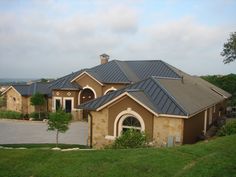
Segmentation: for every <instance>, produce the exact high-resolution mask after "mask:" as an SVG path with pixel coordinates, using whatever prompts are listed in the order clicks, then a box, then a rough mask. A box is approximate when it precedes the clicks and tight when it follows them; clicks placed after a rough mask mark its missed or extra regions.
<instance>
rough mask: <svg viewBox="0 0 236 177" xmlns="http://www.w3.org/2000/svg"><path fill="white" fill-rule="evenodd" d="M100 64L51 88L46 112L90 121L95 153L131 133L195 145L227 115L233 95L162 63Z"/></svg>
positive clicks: (156, 140)
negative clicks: (139, 132) (199, 137)
mask: <svg viewBox="0 0 236 177" xmlns="http://www.w3.org/2000/svg"><path fill="white" fill-rule="evenodd" d="M100 60H101V64H100V65H98V66H95V67H92V68H89V69H84V70H80V71H77V72H74V73H71V74H69V75H66V76H64V77H61V78H59V79H57V80H55V81H52V82H51V83H49V84H48V85H47V91H48V93H47V95H48V98H49V101H48V105H49V106H48V110H52V111H55V110H56V109H58V108H59V107H63V108H64V109H65V111H66V112H71V113H72V114H73V118H74V119H77V120H82V119H86V120H87V119H88V122H89V144H90V145H91V146H93V147H95V148H100V147H104V146H105V145H107V144H109V143H111V142H112V141H113V140H114V139H115V138H116V137H118V136H120V135H121V133H122V131H126V130H127V129H130V128H134V129H137V130H139V131H145V132H146V133H147V134H148V135H149V136H150V137H151V138H152V139H153V143H154V144H155V145H158V146H165V145H166V144H184V143H193V142H195V141H196V140H197V137H198V136H199V135H200V134H201V133H206V131H207V129H208V128H209V127H210V126H211V125H212V124H213V122H214V121H216V120H217V119H218V118H219V117H221V116H222V115H223V114H224V113H225V107H226V100H227V99H228V98H229V97H230V96H231V95H230V94H229V93H227V92H226V91H224V90H222V89H220V88H218V87H216V86H214V85H212V84H210V83H208V82H206V81H204V80H202V79H201V78H199V77H195V76H190V75H188V74H186V73H184V72H182V71H180V70H178V69H176V68H174V67H173V66H171V65H169V64H167V63H165V62H163V61H161V60H136V61H120V60H111V61H109V56H108V55H106V54H103V55H101V56H100ZM9 91H10V89H8V91H7V92H9ZM12 91H14V89H12ZM7 92H5V93H7ZM7 101H8V100H7ZM9 105H10V106H12V105H11V104H9ZM49 107H50V108H49Z"/></svg>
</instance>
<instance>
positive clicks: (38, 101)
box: [30, 92, 46, 119]
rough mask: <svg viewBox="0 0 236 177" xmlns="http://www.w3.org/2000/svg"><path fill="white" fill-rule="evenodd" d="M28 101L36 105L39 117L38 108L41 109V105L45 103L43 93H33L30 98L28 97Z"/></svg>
mask: <svg viewBox="0 0 236 177" xmlns="http://www.w3.org/2000/svg"><path fill="white" fill-rule="evenodd" d="M30 102H31V105H33V106H36V107H38V108H39V109H38V110H39V111H38V113H39V119H41V116H40V109H41V107H42V106H43V105H44V104H45V102H46V100H45V98H44V95H43V94H41V93H38V92H37V93H35V94H34V95H33V96H32V97H31V99H30Z"/></svg>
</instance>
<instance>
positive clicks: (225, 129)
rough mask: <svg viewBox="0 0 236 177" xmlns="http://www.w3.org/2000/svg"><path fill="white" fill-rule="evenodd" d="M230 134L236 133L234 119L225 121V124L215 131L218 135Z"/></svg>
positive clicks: (235, 121)
mask: <svg viewBox="0 0 236 177" xmlns="http://www.w3.org/2000/svg"><path fill="white" fill-rule="evenodd" d="M232 134H236V120H232V121H229V122H226V124H225V125H223V126H222V127H221V128H220V130H219V131H218V132H217V135H218V136H226V135H232Z"/></svg>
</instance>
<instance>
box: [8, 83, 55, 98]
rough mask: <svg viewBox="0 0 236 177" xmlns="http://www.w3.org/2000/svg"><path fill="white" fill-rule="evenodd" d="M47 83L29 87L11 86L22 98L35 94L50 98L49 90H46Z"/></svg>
mask: <svg viewBox="0 0 236 177" xmlns="http://www.w3.org/2000/svg"><path fill="white" fill-rule="evenodd" d="M48 85H49V83H40V82H36V83H32V84H30V85H13V86H12V87H14V88H15V89H16V90H17V91H18V92H19V93H20V94H21V95H22V96H31V95H33V94H35V93H36V92H39V93H41V94H44V95H48V96H51V90H50V89H49V88H48Z"/></svg>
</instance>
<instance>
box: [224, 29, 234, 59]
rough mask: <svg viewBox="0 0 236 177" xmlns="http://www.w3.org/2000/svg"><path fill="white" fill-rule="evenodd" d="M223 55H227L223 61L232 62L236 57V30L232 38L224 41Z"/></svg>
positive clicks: (231, 35)
mask: <svg viewBox="0 0 236 177" xmlns="http://www.w3.org/2000/svg"><path fill="white" fill-rule="evenodd" d="M221 56H223V57H225V59H224V60H223V62H224V63H225V64H226V63H230V62H232V61H234V60H235V59H236V32H233V33H231V34H230V38H229V39H228V40H227V42H226V43H224V48H223V51H222V52H221Z"/></svg>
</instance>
